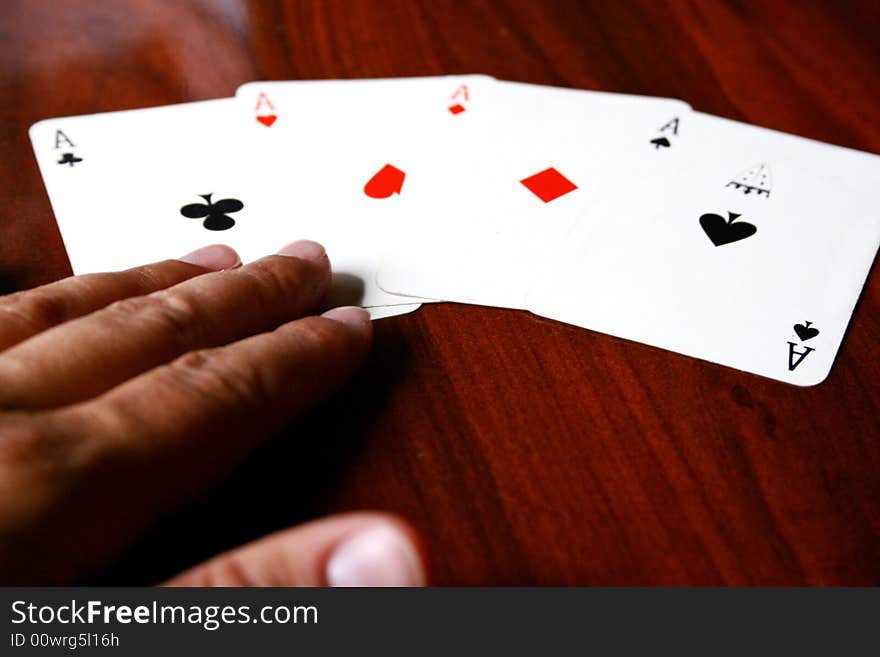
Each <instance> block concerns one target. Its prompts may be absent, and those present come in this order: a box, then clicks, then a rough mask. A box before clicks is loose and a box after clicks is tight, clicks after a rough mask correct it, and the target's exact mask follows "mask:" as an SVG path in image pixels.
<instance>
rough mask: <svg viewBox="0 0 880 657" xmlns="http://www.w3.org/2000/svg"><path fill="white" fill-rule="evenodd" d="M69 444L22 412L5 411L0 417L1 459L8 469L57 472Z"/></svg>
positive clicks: (11, 470)
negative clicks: (0, 417) (14, 413)
mask: <svg viewBox="0 0 880 657" xmlns="http://www.w3.org/2000/svg"><path fill="white" fill-rule="evenodd" d="M69 448H70V443H69V441H67V440H64V439H63V438H62V437H61V436H59V435H58V434H57V433H55V432H51V431H48V430H47V429H46V428H45V427H41V426H38V425H37V423H34V422H30V421H28V420H27V417H25V416H21V417H19V416H18V415H17V414H16V415H11V414H7V415H6V416H4V417H3V418H2V420H0V463H2V465H3V466H4V469H6V470H7V472H19V473H22V472H25V471H27V472H30V473H32V474H33V473H44V474H51V473H54V472H57V471H58V470H59V469H60V468H61V467H62V466H63V464H64V463H66V461H67V454H68V452H69Z"/></svg>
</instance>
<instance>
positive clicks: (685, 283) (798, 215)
mask: <svg viewBox="0 0 880 657" xmlns="http://www.w3.org/2000/svg"><path fill="white" fill-rule="evenodd" d="M681 130H682V131H683V132H685V133H686V134H687V138H686V140H685V141H684V142H683V144H682V149H683V155H682V159H681V160H679V161H678V162H677V166H676V168H675V170H671V171H667V172H665V175H663V176H662V177H657V176H654V177H653V178H651V177H647V176H641V175H640V173H639V170H638V168H635V169H634V170H633V174H634V178H635V179H636V180H638V181H639V183H638V185H635V186H634V185H632V183H631V181H630V184H629V185H628V186H621V187H620V188H619V189H617V191H616V192H615V193H612V194H609V196H608V198H606V199H605V200H604V201H603V202H602V203H601V204H598V205H597V206H596V207H594V208H592V209H591V212H590V216H589V217H588V218H587V220H586V221H583V222H581V223H579V224H578V226H577V227H576V229H575V230H574V231H573V232H572V234H570V235H569V236H568V239H567V240H566V241H565V242H564V243H563V242H560V243H559V244H558V245H557V246H558V248H557V250H556V253H557V263H556V264H555V265H554V266H552V267H550V268H548V269H546V270H545V271H544V272H543V274H542V276H541V277H540V278H539V280H538V282H537V283H536V284H535V285H534V286H533V287H532V289H531V290H530V292H529V294H528V303H529V307H530V309H531V310H532V311H533V312H535V313H537V314H540V315H543V316H546V317H551V318H554V319H558V320H561V321H564V322H568V323H571V324H576V325H578V326H583V327H586V328H590V329H593V330H596V331H600V332H603V333H608V334H611V335H615V336H619V337H623V338H627V339H630V340H636V341H639V342H642V343H645V344H648V345H653V346H657V347H661V348H664V349H669V350H672V351H676V352H679V353H682V354H686V355H689V356H693V357H696V358H701V359H704V360H708V361H711V362H715V363H720V364H722V365H727V366H730V367H734V368H737V369H740V370H745V371H748V372H752V373H756V374H760V375H763V376H767V377H770V378H774V379H777V380H780V381H785V382H788V383H792V384H796V385H802V386H808V385H815V384H817V383H820V382H821V381H823V380H824V379H825V378H826V376H827V375H828V373H829V371H830V369H831V365H832V363H833V361H834V357H835V354H836V353H837V350H838V348H839V346H840V343H841V340H842V339H843V334H844V332H845V330H846V326H847V323H848V322H849V319H850V316H851V314H852V311H853V308H854V306H855V304H856V301H857V300H858V297H859V293H860V292H861V289H862V286H863V285H864V282H865V278H866V276H867V274H868V272H869V270H870V267H871V263H872V262H873V259H874V256H875V254H876V252H877V247H878V243H880V209H878V204H877V200H876V195H877V190H878V189H880V157H878V156H876V155H871V154H868V153H862V152H859V151H854V150H849V149H845V148H840V147H837V146H831V145H828V144H823V143H820V142H816V141H811V140H808V139H803V138H800V137H795V136H793V135H788V134H784V133H780V132H776V131H772V130H767V129H764V128H758V127H754V126H749V125H746V124H742V123H738V122H735V121H730V120H727V119H722V118H718V117H713V116H709V115H706V114H701V113H694V114H692V115H691V116H690V117H688V118H687V119H686V120H683V121H682V125H681Z"/></svg>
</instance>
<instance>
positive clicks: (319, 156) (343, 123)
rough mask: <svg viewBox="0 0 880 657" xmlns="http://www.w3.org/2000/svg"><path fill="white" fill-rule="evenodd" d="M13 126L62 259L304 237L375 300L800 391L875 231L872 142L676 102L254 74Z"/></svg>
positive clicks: (849, 302)
mask: <svg viewBox="0 0 880 657" xmlns="http://www.w3.org/2000/svg"><path fill="white" fill-rule="evenodd" d="M30 134H31V140H32V142H33V146H34V150H35V151H36V155H37V160H38V162H39V165H40V170H41V172H42V175H43V179H44V181H45V184H46V187H47V189H48V191H49V196H50V198H51V201H52V206H53V209H54V211H55V215H56V217H57V220H58V225H59V227H60V229H61V233H62V235H63V238H64V243H65V245H66V247H67V251H68V254H69V257H70V261H71V264H72V266H73V269H74V272H75V273H77V274H81V273H87V272H94V271H103V270H115V269H122V268H126V267H131V266H134V265H137V264H141V263H143V262H148V261H152V260H160V259H164V258H167V257H169V256H174V255H176V254H178V253H185V252H187V251H188V250H193V249H195V248H198V247H200V246H203V245H205V244H206V243H212V242H223V243H226V244H229V245H230V246H232V247H234V248H235V249H236V250H237V251H238V252H239V254H240V255H241V257H242V259H243V260H245V261H248V260H250V259H255V258H258V257H261V256H262V255H264V254H266V253H272V252H273V251H274V250H275V249H276V248H277V247H278V245H279V244H283V243H285V242H289V241H292V240H294V239H299V238H309V239H313V240H317V241H319V242H321V243H323V244H324V245H325V246H326V247H327V250H328V253H329V255H330V258H331V260H332V262H333V268H334V272H335V278H334V291H333V297H334V298H333V299H332V301H333V302H334V303H339V304H357V305H362V306H364V307H367V308H368V309H369V310H370V312H371V314H372V315H373V317H374V318H379V317H387V316H390V315H397V314H402V313H406V312H410V311H412V310H415V309H416V308H418V306H419V304H420V303H425V302H430V301H437V300H444V301H459V302H464V303H471V304H483V305H492V306H502V307H508V308H519V309H527V310H530V311H532V312H534V313H537V314H540V315H543V316H546V317H550V318H554V319H558V320H561V321H564V322H568V323H571V324H576V325H578V326H582V327H585V328H589V329H592V330H595V331H601V332H604V333H608V334H611V335H615V336H620V337H623V338H627V339H630V340H637V341H639V342H643V343H645V344H649V345H654V346H657V347H661V348H664V349H669V350H672V351H676V352H679V353H682V354H687V355H689V356H693V357H696V358H702V359H704V360H708V361H712V362H715V363H720V364H722V365H727V366H730V367H735V368H738V369H740V370H746V371H749V372H754V373H757V374H761V375H763V376H767V377H771V378H774V379H778V380H781V381H785V382H789V383H794V384H798V385H813V384H816V383H819V382H820V381H822V380H823V379H824V378H825V377H826V376H827V375H828V372H829V371H830V369H831V365H832V363H833V361H834V357H835V354H836V353H837V350H838V347H839V345H840V342H841V340H842V338H843V334H844V331H845V329H846V326H847V323H848V321H849V318H850V316H851V314H852V311H853V307H854V306H855V303H856V301H857V299H858V296H859V293H860V291H861V288H862V286H863V284H864V281H865V278H866V276H867V274H868V271H869V269H870V267H871V263H872V262H873V259H874V256H875V253H876V251H877V247H878V241H880V209H878V200H877V192H878V190H880V158H878V156H876V155H871V154H868V153H862V152H858V151H853V150H848V149H845V148H840V147H837V146H831V145H828V144H823V143H819V142H815V141H810V140H808V139H803V138H800V137H795V136H792V135H788V134H783V133H780V132H774V131H772V130H766V129H763V128H758V127H754V126H750V125H746V124H743V123H737V122H735V121H730V120H727V119H723V118H718V117H715V116H709V115H707V114H702V113H700V112H695V111H693V110H692V109H691V108H690V106H689V105H688V104H687V103H685V102H682V101H680V100H673V99H665V98H649V97H643V96H629V95H622V94H612V93H603V92H595V91H581V90H574V89H560V88H555V87H544V86H537V85H531V84H521V83H516V82H504V81H500V80H496V79H494V78H491V77H487V76H482V75H465V76H444V77H424V78H399V79H381V80H347V81H334V80H328V81H302V82H299V81H295V82H253V83H248V84H245V85H243V86H242V87H240V88H239V89H238V92H237V94H236V97H235V98H228V99H221V100H210V101H204V102H197V103H187V104H182V105H173V106H168V107H157V108H152V109H141V110H130V111H122V112H110V113H106V114H96V115H91V116H78V117H69V118H60V119H51V120H46V121H41V122H39V123H37V124H36V125H34V126H33V127H32V128H31V133H30ZM107 245H112V248H107Z"/></svg>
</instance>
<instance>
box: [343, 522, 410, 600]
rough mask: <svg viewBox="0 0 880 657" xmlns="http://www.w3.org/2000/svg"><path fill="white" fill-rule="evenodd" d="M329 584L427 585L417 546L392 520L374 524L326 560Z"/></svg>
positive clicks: (346, 542)
mask: <svg viewBox="0 0 880 657" xmlns="http://www.w3.org/2000/svg"><path fill="white" fill-rule="evenodd" d="M327 583H328V584H329V585H330V586H424V585H425V574H424V570H423V568H422V562H421V559H420V558H419V556H418V552H417V551H416V548H415V546H414V545H413V544H412V542H411V541H410V539H409V538H408V537H407V536H406V535H404V533H403V532H402V531H401V530H400V529H397V528H396V527H394V526H393V525H389V524H380V525H374V526H373V527H370V528H368V529H365V530H363V531H361V532H359V533H357V534H355V535H354V536H352V537H351V538H349V539H348V540H346V541H344V542H343V543H342V544H340V545H339V546H338V547H337V548H336V549H335V550H334V551H333V553H332V554H331V555H330V559H329V560H328V561H327Z"/></svg>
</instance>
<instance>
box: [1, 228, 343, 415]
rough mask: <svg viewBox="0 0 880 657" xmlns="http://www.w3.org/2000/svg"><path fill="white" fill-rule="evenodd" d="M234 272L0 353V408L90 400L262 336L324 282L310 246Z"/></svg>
mask: <svg viewBox="0 0 880 657" xmlns="http://www.w3.org/2000/svg"><path fill="white" fill-rule="evenodd" d="M280 254H281V255H275V256H269V257H268V258H263V259H262V260H258V261H257V262H254V263H251V264H249V265H246V266H244V267H241V268H239V269H235V270H230V271H222V272H216V273H213V274H208V275H205V276H199V277H196V278H193V279H191V280H188V281H184V282H183V283H180V284H178V285H175V286H174V287H170V288H168V289H165V290H160V291H158V292H154V293H152V294H150V295H147V296H142V297H133V298H130V299H125V300H123V301H118V302H116V303H114V304H111V305H110V306H108V307H107V308H104V309H102V310H99V311H97V312H94V313H92V314H90V315H87V316H86V317H82V318H80V319H77V320H74V321H72V322H68V323H67V324H64V325H62V326H58V327H55V328H53V329H50V330H48V331H45V332H43V333H41V334H39V335H37V336H34V337H33V338H31V339H30V340H27V341H26V342H23V343H21V344H19V345H17V346H15V347H13V348H12V349H9V350H8V351H6V352H5V353H3V354H0V381H2V382H3V385H2V388H0V408H13V409H37V408H50V407H56V406H61V405H64V404H70V403H73V402H77V401H81V400H84V399H90V398H91V397H94V396H96V395H98V394H100V393H102V392H104V391H106V390H109V389H110V388H112V387H114V386H115V385H117V384H119V383H121V382H123V381H125V380H127V379H130V378H132V377H133V376H136V375H137V374H140V373H141V372H145V371H147V370H149V369H152V368H153V367H156V366H157V365H161V364H164V363H167V362H169V361H171V360H172V359H174V358H176V357H177V356H180V355H181V354H184V353H186V352H188V351H192V350H194V349H202V348H207V347H215V346H220V345H224V344H228V343H229V342H233V341H235V340H238V339H241V338H245V337H247V336H249V335H254V334H257V333H261V332H263V331H269V330H272V329H274V328H275V327H277V326H279V325H280V324H283V323H284V322H288V321H290V320H292V319H296V318H298V317H302V316H304V315H307V314H309V313H311V312H313V311H314V310H315V308H316V306H317V305H318V303H319V302H320V301H321V299H322V298H323V296H324V294H325V292H326V290H327V287H328V286H329V283H330V262H329V260H328V259H327V255H326V253H325V251H324V248H323V247H322V246H321V245H320V244H316V243H315V242H296V243H295V244H292V245H289V246H288V247H285V248H284V249H282V250H281V252H280Z"/></svg>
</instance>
